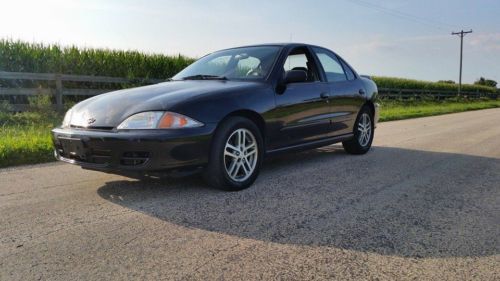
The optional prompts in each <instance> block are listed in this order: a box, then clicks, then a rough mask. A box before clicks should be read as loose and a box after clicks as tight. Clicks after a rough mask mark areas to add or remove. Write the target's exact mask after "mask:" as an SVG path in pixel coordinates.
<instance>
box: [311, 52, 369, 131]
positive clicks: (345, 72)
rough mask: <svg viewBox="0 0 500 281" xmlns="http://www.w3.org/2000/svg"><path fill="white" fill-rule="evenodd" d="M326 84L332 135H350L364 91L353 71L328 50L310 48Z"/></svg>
mask: <svg viewBox="0 0 500 281" xmlns="http://www.w3.org/2000/svg"><path fill="white" fill-rule="evenodd" d="M312 49H313V52H314V54H315V55H316V58H317V59H318V61H319V64H320V67H321V68H322V69H323V71H324V74H325V79H326V81H327V83H328V87H329V93H330V102H331V112H332V114H331V120H332V130H333V131H334V135H343V134H347V133H352V131H353V125H354V122H355V121H356V117H357V114H358V112H359V109H360V107H361V106H362V105H363V103H364V102H365V92H364V91H365V90H364V88H363V87H364V86H363V84H362V82H361V81H360V80H359V78H358V77H357V75H356V74H355V73H354V71H353V70H352V69H351V68H350V67H349V66H348V65H347V64H346V63H345V62H343V61H342V59H341V58H339V57H338V56H337V55H335V54H334V53H333V52H331V51H330V50H327V49H324V48H319V47H312Z"/></svg>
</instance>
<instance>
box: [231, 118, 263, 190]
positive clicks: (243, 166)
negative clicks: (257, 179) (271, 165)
mask: <svg viewBox="0 0 500 281" xmlns="http://www.w3.org/2000/svg"><path fill="white" fill-rule="evenodd" d="M258 155H259V154H258V147H257V141H256V140H255V136H254V135H253V134H252V132H250V131H249V130H247V129H243V128H240V129H237V130H236V131H234V132H233V133H232V134H231V135H230V136H229V138H228V139H227V142H226V147H225V148H224V166H225V167H226V172H227V175H228V176H229V177H230V178H231V179H232V180H234V181H236V182H242V181H245V180H247V179H248V178H249V177H250V176H251V175H252V173H253V171H254V170H255V166H257V157H258Z"/></svg>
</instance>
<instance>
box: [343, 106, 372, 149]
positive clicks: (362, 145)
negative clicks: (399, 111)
mask: <svg viewBox="0 0 500 281" xmlns="http://www.w3.org/2000/svg"><path fill="white" fill-rule="evenodd" d="M364 114H366V116H368V117H369V118H370V120H369V121H370V122H369V123H370V125H371V133H370V137H369V138H368V142H366V140H365V141H364V142H363V141H361V140H360V135H361V132H360V131H359V130H358V128H359V126H360V122H362V118H363V115H364ZM353 130H354V132H353V133H354V137H353V138H352V139H350V140H347V141H344V142H342V146H343V147H344V150H345V151H346V152H347V153H350V154H365V153H367V152H368V151H369V150H370V147H371V146H372V142H373V136H374V134H375V128H374V124H373V112H372V111H371V109H370V108H369V107H368V106H363V107H362V108H361V110H360V111H359V113H358V117H357V118H356V122H355V123H354V129H353Z"/></svg>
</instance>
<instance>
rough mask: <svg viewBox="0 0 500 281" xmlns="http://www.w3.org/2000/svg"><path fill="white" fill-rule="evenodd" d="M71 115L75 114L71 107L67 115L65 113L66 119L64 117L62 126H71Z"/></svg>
mask: <svg viewBox="0 0 500 281" xmlns="http://www.w3.org/2000/svg"><path fill="white" fill-rule="evenodd" d="M71 115H73V110H72V109H70V110H68V111H67V112H66V115H64V119H63V122H62V124H61V127H63V128H67V127H69V125H70V123H71Z"/></svg>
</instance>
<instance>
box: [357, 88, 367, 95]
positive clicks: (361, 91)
mask: <svg viewBox="0 0 500 281" xmlns="http://www.w3.org/2000/svg"><path fill="white" fill-rule="evenodd" d="M358 93H359V94H360V95H364V94H366V92H365V90H363V89H359V92H358Z"/></svg>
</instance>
